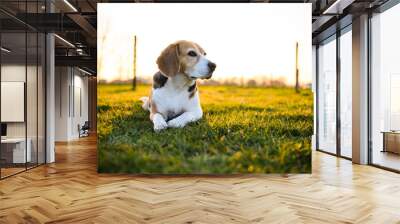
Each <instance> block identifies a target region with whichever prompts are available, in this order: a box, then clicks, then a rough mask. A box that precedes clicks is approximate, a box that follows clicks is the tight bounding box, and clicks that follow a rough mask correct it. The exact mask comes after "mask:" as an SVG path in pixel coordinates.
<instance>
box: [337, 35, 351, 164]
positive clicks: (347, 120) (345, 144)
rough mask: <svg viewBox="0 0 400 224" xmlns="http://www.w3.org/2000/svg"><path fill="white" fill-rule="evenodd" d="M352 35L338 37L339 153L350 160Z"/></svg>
mask: <svg viewBox="0 0 400 224" xmlns="http://www.w3.org/2000/svg"><path fill="white" fill-rule="evenodd" d="M351 42H352V35H351V30H350V31H348V32H347V33H345V34H343V35H342V36H340V122H341V124H340V126H341V133H340V135H341V137H340V144H341V146H340V150H341V151H340V153H341V155H343V156H346V157H349V158H351V156H352V149H351V141H352V138H351V136H352V125H351V124H352V109H351V108H352V100H351V98H352V66H351V65H352V64H351V63H352V50H351V48H352V43H351Z"/></svg>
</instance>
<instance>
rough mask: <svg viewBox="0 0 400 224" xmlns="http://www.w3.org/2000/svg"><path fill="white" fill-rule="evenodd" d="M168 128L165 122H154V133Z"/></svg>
mask: <svg viewBox="0 0 400 224" xmlns="http://www.w3.org/2000/svg"><path fill="white" fill-rule="evenodd" d="M166 128H168V124H167V122H165V121H164V120H158V121H157V122H154V131H156V132H159V131H161V130H163V129H166Z"/></svg>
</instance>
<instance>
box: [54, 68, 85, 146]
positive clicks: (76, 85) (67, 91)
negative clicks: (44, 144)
mask: <svg viewBox="0 0 400 224" xmlns="http://www.w3.org/2000/svg"><path fill="white" fill-rule="evenodd" d="M83 75H84V74H83V73H82V72H80V71H79V70H78V69H76V68H72V67H56V84H55V85H56V91H55V119H56V122H55V123H56V132H55V140H56V141H70V140H73V139H77V138H79V132H78V125H81V126H82V125H83V124H84V123H85V121H87V120H88V78H87V77H86V76H83ZM80 107H81V108H80Z"/></svg>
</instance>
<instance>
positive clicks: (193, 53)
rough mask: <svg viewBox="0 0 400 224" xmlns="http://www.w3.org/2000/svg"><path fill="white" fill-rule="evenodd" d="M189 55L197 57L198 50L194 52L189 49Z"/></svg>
mask: <svg viewBox="0 0 400 224" xmlns="http://www.w3.org/2000/svg"><path fill="white" fill-rule="evenodd" d="M188 55H189V56H191V57H196V56H197V54H196V52H194V51H189V52H188Z"/></svg>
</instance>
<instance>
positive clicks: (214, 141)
mask: <svg viewBox="0 0 400 224" xmlns="http://www.w3.org/2000/svg"><path fill="white" fill-rule="evenodd" d="M150 88H151V87H150V86H143V85H140V86H138V88H137V90H136V91H132V89H131V86H130V85H116V84H113V85H112V84H100V85H99V86H98V108H97V110H98V112H97V117H98V138H99V141H98V150H99V153H98V160H99V163H98V170H99V172H101V173H109V172H110V173H140V174H149V173H152V174H153V173H157V174H231V173H309V172H311V135H312V133H313V105H312V102H313V97H312V92H311V91H310V90H309V89H306V90H302V91H301V93H299V94H296V93H295V92H294V90H293V89H289V88H263V87H234V86H200V87H199V89H200V98H201V104H202V108H203V111H204V116H203V119H201V120H200V121H198V122H196V123H192V124H189V125H188V126H186V127H184V128H183V129H167V130H164V131H162V132H160V133H155V132H154V131H153V128H152V126H153V125H152V123H151V121H150V120H149V112H147V111H144V110H143V109H142V108H141V102H140V101H139V100H138V99H139V97H141V96H147V95H148V94H149V92H150Z"/></svg>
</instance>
